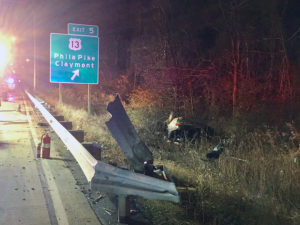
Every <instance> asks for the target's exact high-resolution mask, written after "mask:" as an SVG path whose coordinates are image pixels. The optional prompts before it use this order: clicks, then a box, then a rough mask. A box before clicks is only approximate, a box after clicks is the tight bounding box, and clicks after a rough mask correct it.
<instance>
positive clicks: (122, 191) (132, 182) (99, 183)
mask: <svg viewBox="0 0 300 225" xmlns="http://www.w3.org/2000/svg"><path fill="white" fill-rule="evenodd" d="M107 110H108V111H109V112H110V113H111V115H112V117H111V119H110V120H109V121H108V122H106V126H107V127H108V129H109V131H110V132H111V134H112V136H113V137H114V138H115V139H116V141H117V142H118V144H119V146H120V147H121V149H122V150H123V152H124V154H125V156H126V157H127V158H128V160H129V162H130V164H131V166H132V167H133V169H134V171H135V172H138V173H134V172H131V171H129V170H124V169H121V168H117V167H114V166H111V165H108V164H105V163H103V162H98V164H97V165H96V167H95V176H94V177H93V179H92V183H91V184H92V189H99V190H102V191H106V192H110V193H114V194H117V195H123V196H124V195H125V196H126V195H134V196H140V197H143V198H146V199H151V200H167V201H172V202H179V196H178V192H177V190H176V187H175V184H174V183H173V182H170V181H171V180H172V179H168V180H169V181H166V180H162V179H158V178H154V177H151V176H146V175H144V174H141V173H145V174H147V171H145V165H148V164H147V163H150V164H153V157H152V153H151V152H150V150H149V149H148V148H147V146H146V145H145V144H144V143H143V142H142V140H141V139H140V138H139V136H138V134H137V132H136V130H135V129H134V126H133V125H132V123H131V121H130V119H129V117H128V115H127V114H126V111H125V109H124V107H123V105H122V103H121V101H120V98H119V96H118V95H117V96H116V98H115V100H114V101H113V102H110V103H109V104H108V107H107ZM153 168H155V167H154V166H153ZM166 174H167V177H170V175H169V174H168V172H167V171H166Z"/></svg>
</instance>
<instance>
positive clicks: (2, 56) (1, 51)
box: [0, 40, 8, 67]
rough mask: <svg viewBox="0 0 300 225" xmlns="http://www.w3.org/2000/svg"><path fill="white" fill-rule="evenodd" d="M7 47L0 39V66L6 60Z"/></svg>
mask: <svg viewBox="0 0 300 225" xmlns="http://www.w3.org/2000/svg"><path fill="white" fill-rule="evenodd" d="M7 54H8V49H7V47H6V45H5V44H3V43H2V42H1V40H0V67H3V66H4V65H5V64H6V62H7Z"/></svg>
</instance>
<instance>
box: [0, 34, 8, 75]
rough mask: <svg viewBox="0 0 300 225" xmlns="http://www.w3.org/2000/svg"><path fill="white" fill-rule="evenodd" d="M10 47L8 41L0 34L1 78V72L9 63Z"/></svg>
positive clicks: (0, 72) (0, 73)
mask: <svg viewBox="0 0 300 225" xmlns="http://www.w3.org/2000/svg"><path fill="white" fill-rule="evenodd" d="M10 59H11V45H10V41H9V40H8V39H7V38H5V37H4V36H3V35H1V34H0V76H3V73H2V72H3V71H4V70H5V67H6V66H7V65H8V63H9V62H10V61H11V60H10Z"/></svg>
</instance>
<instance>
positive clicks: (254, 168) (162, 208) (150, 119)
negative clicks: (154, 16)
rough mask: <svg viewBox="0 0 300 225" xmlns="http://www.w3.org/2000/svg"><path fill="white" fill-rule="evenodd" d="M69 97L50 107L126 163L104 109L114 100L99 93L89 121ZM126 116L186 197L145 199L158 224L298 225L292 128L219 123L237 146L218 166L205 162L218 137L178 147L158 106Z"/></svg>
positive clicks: (298, 154)
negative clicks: (165, 136) (167, 133)
mask: <svg viewBox="0 0 300 225" xmlns="http://www.w3.org/2000/svg"><path fill="white" fill-rule="evenodd" d="M64 91H65V92H66V93H68V94H67V95H66V96H68V98H67V99H65V100H64V102H66V104H63V105H59V104H57V103H56V100H55V98H57V96H55V97H54V99H52V100H51V99H50V98H47V101H48V102H54V103H55V105H56V109H57V111H59V112H60V113H61V114H63V115H64V116H65V118H66V119H67V120H70V121H72V122H73V124H74V126H75V127H76V128H77V129H83V130H85V134H86V136H85V139H86V140H87V141H95V140H96V141H98V142H100V143H101V144H102V145H103V146H104V151H103V160H104V161H107V162H111V161H113V163H116V164H118V165H123V164H126V163H127V160H126V159H125V157H124V155H123V153H122V152H121V150H120V149H119V147H118V145H117V144H116V142H115V141H114V140H113V138H112V137H111V135H110V133H109V132H108V130H107V128H106V126H105V122H106V121H107V120H108V119H109V117H110V116H109V114H108V113H106V111H105V107H104V105H105V104H107V102H108V101H109V100H110V99H112V96H105V95H101V94H97V98H95V99H94V101H93V103H94V111H93V112H95V113H94V114H93V115H88V114H87V112H86V110H85V109H84V108H85V106H84V104H83V102H84V101H83V100H82V101H74V99H75V98H76V95H75V94H74V92H73V91H71V90H64ZM48 96H54V95H53V93H52V94H51V93H50V94H49V95H48ZM139 97H140V96H139ZM150 100H151V101H155V100H154V99H150ZM139 101H141V100H139ZM74 102H75V104H74ZM78 103H80V104H78ZM104 103H105V104H104ZM126 111H127V112H128V115H129V117H130V119H131V120H132V123H133V124H134V126H135V127H136V129H137V131H138V133H139V135H140V136H141V139H142V140H143V141H144V142H145V143H146V145H147V146H148V147H149V148H150V150H151V151H152V152H153V155H154V158H155V164H156V165H157V164H163V165H165V166H166V167H167V168H168V170H169V171H170V173H171V174H172V176H173V178H174V181H175V183H176V185H177V187H178V190H179V193H180V197H181V202H180V204H173V203H169V202H161V201H149V200H143V199H140V200H139V201H140V203H141V204H142V205H143V206H144V207H145V209H146V210H147V213H148V214H149V215H150V217H151V218H152V221H153V224H155V225H156V224H157V225H162V224H168V225H173V224H174V225H175V224H190V225H196V224H199V225H240V224H243V225H255V224H259V225H269V224H272V225H276V224H278V225H279V224H280V225H282V224H284V225H296V224H300V191H299V190H300V164H299V160H300V146H299V141H300V134H299V132H298V130H297V129H296V127H295V124H293V123H290V122H288V123H281V124H280V126H278V125H276V124H275V125H269V124H267V123H266V124H264V123H263V121H260V123H259V124H255V119H253V115H252V116H251V119H249V118H250V117H243V118H242V117H240V118H236V119H234V120H227V121H224V120H223V122H222V121H220V123H219V129H222V130H223V131H225V133H226V135H227V136H228V137H231V139H232V141H231V143H230V144H229V145H228V146H226V150H225V152H224V153H223V154H222V155H221V157H220V159H219V160H218V161H216V162H206V161H203V160H202V159H203V158H204V156H205V154H206V153H207V152H208V150H210V149H212V148H213V146H214V145H215V144H216V143H218V141H219V138H218V137H216V138H215V139H214V140H212V141H207V140H205V139H202V140H200V141H199V142H196V143H193V144H192V143H188V142H187V143H184V144H181V145H175V144H173V143H168V142H166V141H165V140H164V139H163V138H162V123H163V121H164V120H165V119H167V117H168V115H167V113H166V112H164V111H163V110H161V108H159V107H158V106H157V105H155V104H149V101H146V106H145V107H143V105H142V104H137V101H135V104H132V105H129V106H126ZM249 121H250V122H249ZM295 158H296V161H295Z"/></svg>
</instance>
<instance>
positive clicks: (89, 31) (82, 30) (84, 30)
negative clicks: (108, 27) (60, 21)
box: [68, 23, 99, 37]
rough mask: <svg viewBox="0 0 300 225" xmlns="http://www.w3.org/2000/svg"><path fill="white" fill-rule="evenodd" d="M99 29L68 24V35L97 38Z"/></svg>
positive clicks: (94, 26) (93, 26) (92, 26)
mask: <svg viewBox="0 0 300 225" xmlns="http://www.w3.org/2000/svg"><path fill="white" fill-rule="evenodd" d="M98 33H99V29H98V26H96V25H84V24H75V23H68V34H75V35H86V36H95V37H98Z"/></svg>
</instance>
